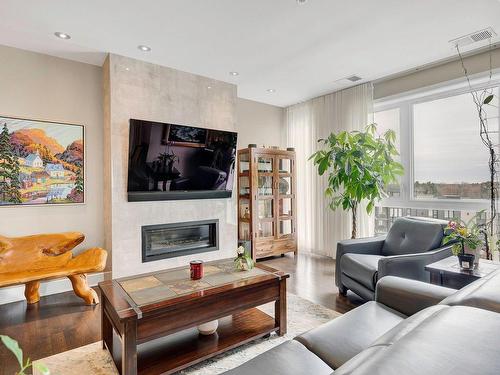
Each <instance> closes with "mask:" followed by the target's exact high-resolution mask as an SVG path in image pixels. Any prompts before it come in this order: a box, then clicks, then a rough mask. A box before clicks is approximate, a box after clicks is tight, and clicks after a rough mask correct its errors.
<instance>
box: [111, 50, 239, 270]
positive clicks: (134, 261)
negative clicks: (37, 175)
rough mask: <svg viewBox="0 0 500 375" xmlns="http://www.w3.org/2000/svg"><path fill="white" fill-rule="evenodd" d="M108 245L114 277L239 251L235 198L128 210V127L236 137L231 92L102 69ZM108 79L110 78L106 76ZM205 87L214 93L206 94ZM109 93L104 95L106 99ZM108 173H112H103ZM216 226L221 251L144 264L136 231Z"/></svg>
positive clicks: (142, 65) (119, 66) (123, 66)
mask: <svg viewBox="0 0 500 375" xmlns="http://www.w3.org/2000/svg"><path fill="white" fill-rule="evenodd" d="M104 69H105V70H108V73H105V74H104V77H105V82H104V85H105V94H104V97H105V98H107V97H108V95H109V100H108V101H107V102H108V103H107V104H106V101H105V105H107V106H108V107H109V108H108V109H105V110H104V112H105V113H108V112H107V111H109V113H108V114H109V116H105V132H104V134H105V137H106V139H105V141H104V148H105V160H107V162H108V163H109V165H108V166H105V168H104V179H105V192H104V196H105V197H107V196H110V199H111V204H110V205H109V208H108V210H110V211H111V212H107V213H106V215H105V217H106V218H107V219H105V221H106V220H109V222H108V225H107V226H106V232H108V233H107V235H108V236H109V235H110V236H111V237H110V239H107V240H106V243H107V244H110V245H111V246H112V252H113V266H112V273H113V277H123V276H129V275H134V274H139V273H143V272H149V271H154V270H159V269H164V268H171V267H177V266H181V265H186V264H187V263H188V262H189V260H192V259H193V258H197V259H202V260H205V261H207V260H213V259H219V258H227V257H232V256H234V253H235V250H236V245H237V218H236V199H235V198H236V196H235V194H233V197H232V198H230V199H211V200H185V201H163V202H141V203H138V202H133V203H129V202H127V166H128V135H129V119H130V118H138V119H144V120H151V121H160V122H171V123H176V124H187V125H194V126H200V127H207V128H214V129H224V130H235V129H236V126H235V122H236V86H235V85H232V84H228V83H224V82H219V81H215V80H212V79H209V78H205V77H201V76H197V75H193V74H189V73H185V72H181V71H178V70H175V69H171V68H167V67H162V66H158V65H154V64H150V63H146V62H142V61H138V60H134V59H130V58H126V57H122V56H117V55H110V56H109V61H108V62H107V63H106V64H105V65H104ZM106 74H109V76H107V75H106ZM208 86H210V87H211V89H208ZM106 92H107V93H106ZM107 170H109V172H110V173H106V171H107ZM205 219H219V231H220V233H219V235H220V237H219V239H220V250H219V251H216V252H210V253H205V254H200V255H196V256H186V257H179V258H173V259H165V260H160V261H156V262H148V263H142V261H141V226H142V225H150V224H163V223H173V222H184V221H193V220H205Z"/></svg>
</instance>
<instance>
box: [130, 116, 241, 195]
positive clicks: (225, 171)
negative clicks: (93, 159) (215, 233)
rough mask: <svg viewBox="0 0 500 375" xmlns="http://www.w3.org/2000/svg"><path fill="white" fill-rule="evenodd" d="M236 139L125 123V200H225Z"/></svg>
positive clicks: (183, 128) (200, 131)
mask: <svg viewBox="0 0 500 375" xmlns="http://www.w3.org/2000/svg"><path fill="white" fill-rule="evenodd" d="M235 160H236V133H234V132H228V131H222V130H212V129H204V128H197V127H193V126H185V125H175V124H166V123H160V122H152V121H143V120H135V119H131V120H130V136H129V164H128V188H127V190H128V200H129V201H156V200H170V199H197V198H225V197H230V196H231V191H232V187H233V181H234V165H235Z"/></svg>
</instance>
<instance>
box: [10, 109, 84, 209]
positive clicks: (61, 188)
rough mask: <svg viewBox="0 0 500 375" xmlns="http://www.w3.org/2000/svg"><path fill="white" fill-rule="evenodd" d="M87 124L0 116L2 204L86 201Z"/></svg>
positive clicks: (24, 204) (22, 204)
mask: <svg viewBox="0 0 500 375" xmlns="http://www.w3.org/2000/svg"><path fill="white" fill-rule="evenodd" d="M84 166H85V144H84V127H83V126H82V125H71V124H63V123H57V122H48V121H36V120H27V119H20V118H12V117H2V116H0V206H11V205H21V206H26V205H46V204H75V203H84V202H85V177H84V176H85V174H84Z"/></svg>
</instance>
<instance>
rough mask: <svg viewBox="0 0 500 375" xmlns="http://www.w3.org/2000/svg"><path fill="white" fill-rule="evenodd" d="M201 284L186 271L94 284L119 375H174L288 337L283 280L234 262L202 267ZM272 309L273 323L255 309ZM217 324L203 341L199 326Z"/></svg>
mask: <svg viewBox="0 0 500 375" xmlns="http://www.w3.org/2000/svg"><path fill="white" fill-rule="evenodd" d="M204 268H205V276H204V277H203V278H202V279H201V280H197V281H192V280H190V278H189V267H181V268H176V269H171V270H165V271H159V272H153V273H148V274H143V275H139V276H134V277H129V278H123V279H117V280H108V281H104V282H101V283H99V288H100V290H101V296H102V297H101V310H102V339H103V348H108V350H109V352H110V353H111V355H112V357H113V360H114V361H115V363H116V365H117V368H118V370H119V371H120V373H121V374H122V375H135V374H171V373H173V372H176V371H179V370H182V369H184V368H186V367H188V366H191V365H193V364H195V363H198V362H200V361H202V360H205V359H207V358H210V357H213V356H215V355H217V354H220V353H222V352H225V351H227V350H230V349H233V348H235V347H237V346H239V345H242V344H245V343H247V342H249V341H252V340H255V339H257V338H260V337H263V336H266V335H269V334H270V333H272V332H277V333H278V334H279V335H280V336H281V335H284V334H285V333H286V279H287V278H288V277H289V275H288V274H286V273H284V272H281V271H277V270H275V269H273V268H270V267H267V266H264V265H258V266H257V267H255V268H254V269H252V270H250V271H235V270H234V265H233V260H232V259H229V260H223V261H216V262H209V263H205V267H204ZM273 301H274V302H275V314H274V315H275V316H274V317H271V316H269V315H267V314H266V313H264V312H263V311H261V310H259V309H257V308H256V307H257V306H260V305H263V304H265V303H268V302H273ZM215 319H219V328H218V329H217V332H216V333H214V334H212V335H209V336H203V335H200V334H199V333H198V329H197V328H196V326H198V325H199V324H202V323H205V322H209V321H212V320H215Z"/></svg>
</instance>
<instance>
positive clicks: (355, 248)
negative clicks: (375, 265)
mask: <svg viewBox="0 0 500 375" xmlns="http://www.w3.org/2000/svg"><path fill="white" fill-rule="evenodd" d="M385 237H386V236H377V237H367V238H356V239H351V240H344V241H339V242H338V243H337V255H336V257H335V285H337V286H339V285H340V272H341V271H340V258H342V255H344V254H348V253H354V254H373V255H380V253H381V251H382V246H383V245H384V241H385Z"/></svg>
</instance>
